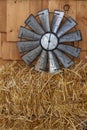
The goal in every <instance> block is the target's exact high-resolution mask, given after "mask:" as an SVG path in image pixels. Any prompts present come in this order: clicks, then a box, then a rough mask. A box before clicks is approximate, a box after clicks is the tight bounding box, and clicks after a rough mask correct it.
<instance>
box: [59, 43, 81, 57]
mask: <svg viewBox="0 0 87 130" xmlns="http://www.w3.org/2000/svg"><path fill="white" fill-rule="evenodd" d="M58 49H60V50H62V51H64V52H66V53H68V54H70V55H72V56H74V57H78V56H79V54H80V51H81V49H80V48H77V47H73V46H70V45H64V44H59V45H58Z"/></svg>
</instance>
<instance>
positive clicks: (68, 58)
mask: <svg viewBox="0 0 87 130" xmlns="http://www.w3.org/2000/svg"><path fill="white" fill-rule="evenodd" d="M50 14H53V17H52V21H51V22H50ZM37 17H38V19H37ZM25 24H26V26H25V27H23V26H21V27H20V29H19V34H18V37H19V38H20V39H21V40H20V41H18V42H17V46H18V50H19V52H20V53H21V54H22V60H23V61H24V62H25V63H26V64H27V65H30V64H31V63H33V61H34V60H36V62H35V67H34V68H35V70H36V71H39V72H42V71H49V72H50V73H55V72H60V70H61V69H62V68H63V67H64V68H68V67H70V66H72V65H73V64H74V61H73V59H72V58H77V57H78V56H79V54H80V51H81V48H79V47H76V46H74V44H72V43H75V42H79V41H81V40H82V35H81V32H80V30H77V29H76V26H77V23H76V21H75V20H73V19H72V18H71V17H66V16H65V14H64V12H63V11H59V10H55V11H54V12H53V13H50V12H49V10H48V9H45V10H42V11H40V12H38V15H37V16H34V15H33V14H31V15H30V16H29V17H28V18H27V19H26V21H25Z"/></svg>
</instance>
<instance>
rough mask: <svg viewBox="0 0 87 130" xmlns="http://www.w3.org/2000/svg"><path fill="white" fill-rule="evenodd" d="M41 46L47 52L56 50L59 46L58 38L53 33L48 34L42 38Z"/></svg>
mask: <svg viewBox="0 0 87 130" xmlns="http://www.w3.org/2000/svg"><path fill="white" fill-rule="evenodd" d="M41 46H42V47H43V48H44V49H45V50H48V51H50V50H54V49H55V48H56V47H57V46H58V38H57V36H56V35H55V34H53V33H46V34H44V35H43V36H42V38H41Z"/></svg>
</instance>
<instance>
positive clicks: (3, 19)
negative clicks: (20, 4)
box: [0, 0, 7, 32]
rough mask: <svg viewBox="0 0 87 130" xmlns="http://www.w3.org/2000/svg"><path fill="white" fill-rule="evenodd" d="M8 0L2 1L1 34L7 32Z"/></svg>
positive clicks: (0, 15)
mask: <svg viewBox="0 0 87 130" xmlns="http://www.w3.org/2000/svg"><path fill="white" fill-rule="evenodd" d="M6 11H7V0H0V32H6V22H7V13H6Z"/></svg>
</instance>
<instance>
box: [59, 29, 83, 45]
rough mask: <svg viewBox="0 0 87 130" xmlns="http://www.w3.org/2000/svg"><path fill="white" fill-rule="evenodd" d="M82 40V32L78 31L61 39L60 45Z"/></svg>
mask: <svg viewBox="0 0 87 130" xmlns="http://www.w3.org/2000/svg"><path fill="white" fill-rule="evenodd" d="M81 39H82V36H81V32H80V31H79V30H78V31H75V32H72V33H69V34H66V35H64V36H62V37H60V38H59V43H63V42H75V41H81Z"/></svg>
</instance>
